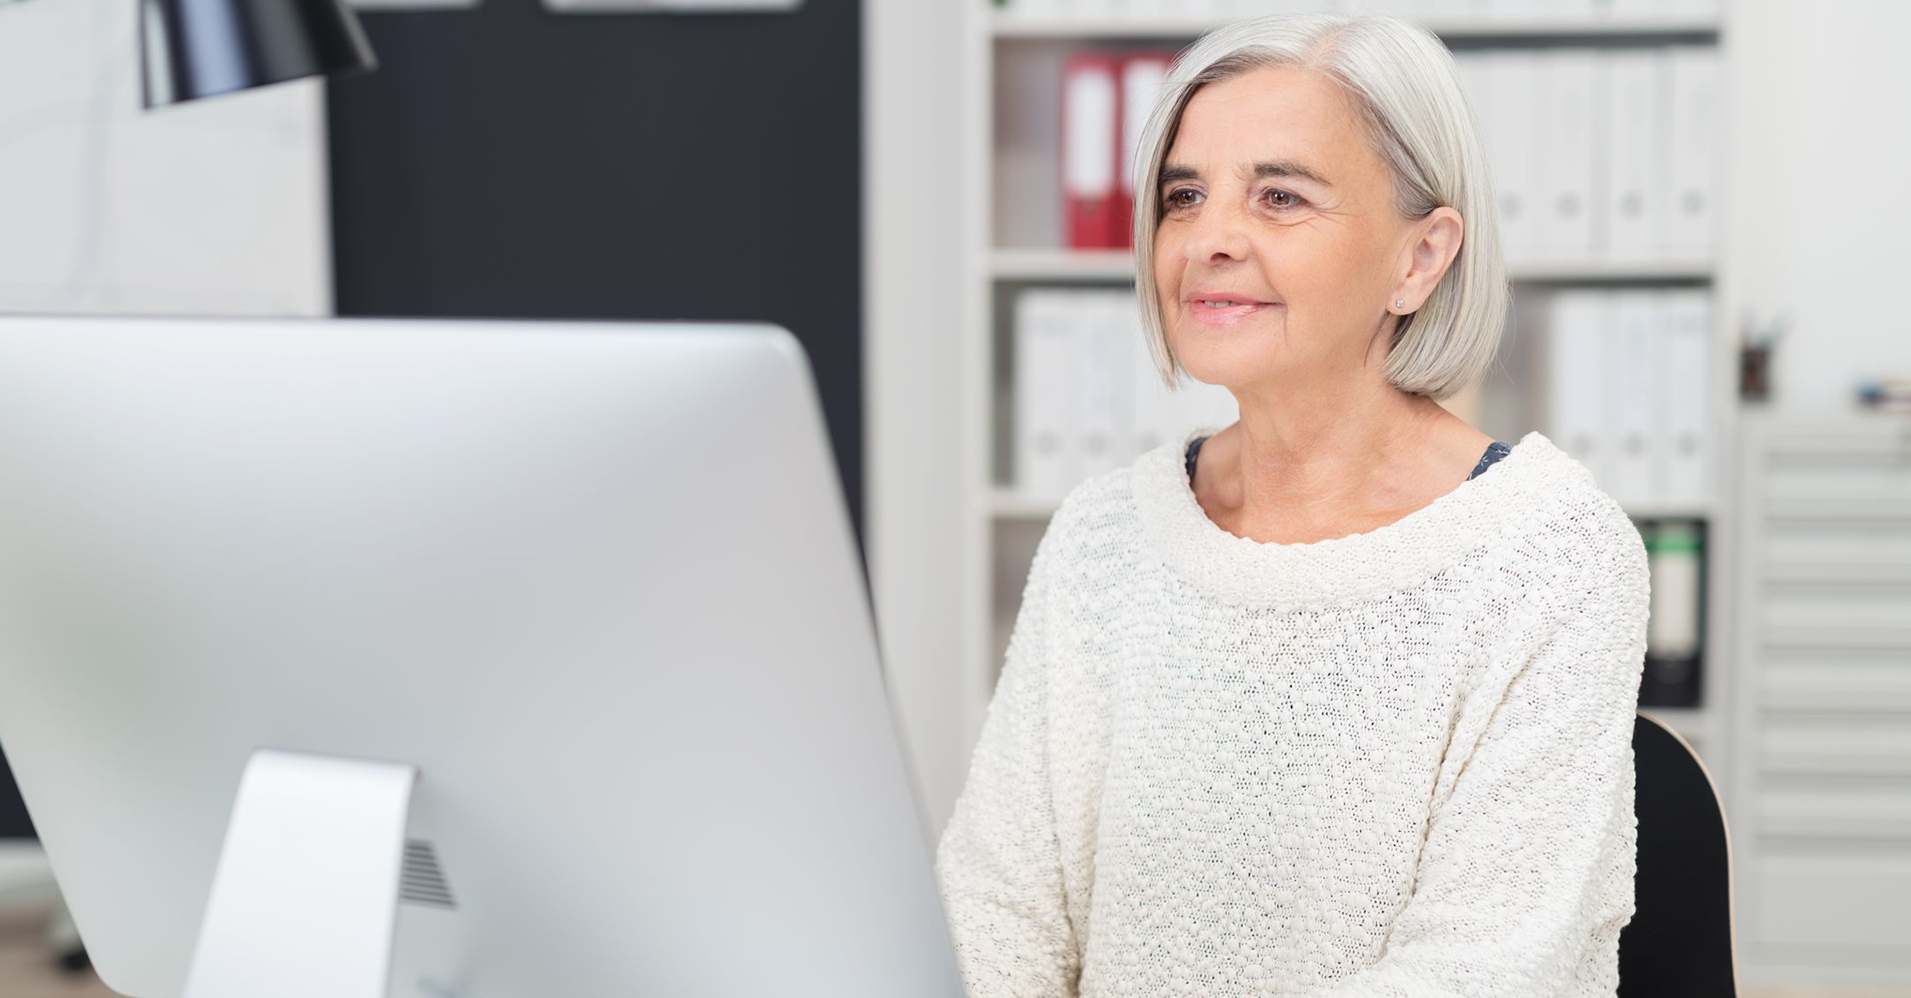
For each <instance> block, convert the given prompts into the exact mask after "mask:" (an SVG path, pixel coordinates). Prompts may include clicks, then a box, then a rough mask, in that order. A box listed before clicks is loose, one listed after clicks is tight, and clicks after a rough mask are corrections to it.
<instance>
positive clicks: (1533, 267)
mask: <svg viewBox="0 0 1911 998" xmlns="http://www.w3.org/2000/svg"><path fill="white" fill-rule="evenodd" d="M1134 267H1135V264H1134V258H1133V256H1132V254H1130V253H1129V251H1128V250H1125V249H1123V250H1065V249H997V250H994V251H993V252H991V253H990V254H989V259H988V270H989V274H990V275H991V276H992V277H994V278H995V279H996V280H998V281H1129V280H1131V279H1132V278H1133V275H1134ZM1508 277H1509V279H1511V280H1514V281H1531V282H1552V283H1570V282H1577V281H1663V280H1678V281H1687V280H1709V279H1711V277H1712V263H1711V261H1709V260H1683V259H1670V260H1562V261H1554V262H1550V263H1524V264H1514V265H1513V266H1512V267H1511V268H1510V273H1509V274H1508Z"/></svg>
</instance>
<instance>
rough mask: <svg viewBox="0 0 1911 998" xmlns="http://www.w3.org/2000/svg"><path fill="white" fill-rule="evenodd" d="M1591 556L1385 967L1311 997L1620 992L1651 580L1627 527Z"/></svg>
mask: <svg viewBox="0 0 1911 998" xmlns="http://www.w3.org/2000/svg"><path fill="white" fill-rule="evenodd" d="M1616 529H1623V530H1624V534H1623V535H1619V536H1617V540H1616V543H1597V544H1590V545H1587V546H1584V547H1580V548H1578V550H1576V551H1573V552H1572V553H1570V554H1568V553H1565V552H1562V555H1561V556H1562V557H1567V558H1574V559H1575V560H1578V559H1579V558H1580V556H1582V555H1586V554H1593V553H1595V552H1596V553H1597V554H1596V555H1595V556H1594V557H1592V558H1589V559H1584V560H1583V561H1581V563H1580V564H1578V565H1576V566H1575V567H1574V568H1573V569H1571V570H1569V573H1568V575H1567V576H1566V578H1567V579H1570V580H1575V581H1574V582H1573V583H1572V584H1571V589H1570V591H1569V592H1568V593H1567V594H1566V596H1565V601H1566V604H1567V606H1566V608H1565V609H1564V610H1563V612H1561V613H1556V614H1555V615H1554V616H1555V619H1556V620H1557V621H1558V623H1557V624H1556V626H1555V628H1554V629H1553V631H1552V633H1551V634H1550V636H1549V637H1548V638H1547V639H1545V640H1544V641H1543V642H1541V643H1540V644H1539V645H1538V646H1537V647H1536V650H1535V651H1534V652H1533V653H1532V654H1531V655H1530V656H1529V658H1528V660H1527V661H1525V662H1524V663H1522V664H1521V666H1520V667H1519V669H1518V671H1517V672H1516V673H1515V674H1514V676H1513V678H1512V679H1511V681H1510V682H1508V683H1507V684H1506V685H1505V687H1504V692H1503V694H1502V695H1501V699H1500V701H1499V703H1498V705H1497V707H1496V708H1495V709H1494V711H1493V713H1492V716H1491V720H1490V721H1489V722H1488V723H1487V725H1486V730H1485V732H1484V733H1483V734H1482V736H1481V737H1480V738H1479V739H1478V740H1476V741H1475V742H1474V745H1473V748H1472V751H1471V753H1470V755H1469V757H1468V758H1467V759H1466V761H1465V762H1464V764H1463V767H1462V769H1461V770H1460V773H1459V776H1458V777H1457V779H1456V780H1455V781H1454V783H1453V785H1452V790H1451V793H1450V794H1449V796H1448V798H1447V799H1446V801H1445V802H1444V803H1443V804H1441V805H1439V806H1438V807H1437V809H1436V812H1435V814H1434V816H1433V818H1432V819H1431V822H1430V825H1429V828H1428V832H1427V837H1426V840H1425V843H1424V845H1423V847H1422V851H1421V858H1420V863H1419V866H1418V870H1417V874H1416V877H1415V883H1414V887H1413V892H1412V895H1411V897H1410V898H1409V899H1408V901H1407V903H1406V905H1405V906H1404V907H1403V908H1402V909H1401V910H1400V912H1399V914H1398V915H1397V916H1396V918H1395V920H1394V923H1393V926H1392V929H1391V931H1390V933H1389V935H1388V937H1387V941H1386V945H1385V948H1384V950H1383V951H1382V955H1381V958H1380V959H1379V960H1378V961H1376V962H1375V963H1373V964H1371V965H1369V966H1367V967H1366V968H1364V969H1362V970H1361V971H1358V972H1356V973H1354V974H1353V975H1351V976H1349V977H1346V978H1343V979H1341V980H1339V981H1337V982H1335V984H1334V986H1333V987H1331V988H1329V989H1327V990H1324V991H1320V992H1316V993H1315V995H1314V998H1407V996H1413V998H1443V996H1459V995H1467V996H1473V998H1482V996H1509V998H1511V996H1519V998H1554V996H1561V998H1563V996H1572V998H1585V996H1593V995H1602V996H1610V995H1612V994H1613V993H1614V991H1615V990H1616V989H1617V987H1618V982H1619V970H1618V960H1619V958H1618V952H1619V930H1620V929H1621V928H1622V927H1623V926H1624V925H1625V924H1626V923H1627V922H1628V921H1630V920H1631V918H1632V914H1633V901H1634V897H1633V875H1634V872H1635V856H1636V854H1635V845H1636V842H1637V837H1636V830H1637V821H1636V819H1635V817H1634V812H1633V755H1632V732H1633V724H1634V715H1635V712H1636V710H1637V708H1638V697H1639V692H1638V691H1639V677H1640V671H1641V669H1642V667H1643V664H1644V655H1645V640H1646V638H1645V635H1646V612H1647V604H1648V585H1649V582H1648V577H1647V568H1646V558H1645V551H1644V546H1643V543H1642V542H1641V541H1640V539H1639V537H1638V534H1637V532H1636V530H1634V529H1633V528H1632V527H1631V525H1630V522H1629V521H1628V522H1627V523H1626V524H1625V526H1624V527H1623V528H1616Z"/></svg>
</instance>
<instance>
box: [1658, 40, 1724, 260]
mask: <svg viewBox="0 0 1911 998" xmlns="http://www.w3.org/2000/svg"><path fill="white" fill-rule="evenodd" d="M1665 78H1666V81H1667V91H1668V95H1667V98H1668V99H1667V101H1666V106H1667V108H1668V109H1669V111H1670V113H1671V116H1672V121H1671V125H1670V132H1671V136H1672V152H1671V163H1670V164H1669V170H1668V175H1669V178H1670V181H1671V193H1672V197H1671V204H1670V206H1669V208H1670V210H1669V213H1668V215H1667V226H1666V235H1667V242H1668V244H1669V249H1670V250H1671V251H1672V252H1673V253H1674V254H1676V255H1679V256H1692V257H1699V258H1702V259H1710V258H1711V256H1712V252H1713V248H1714V247H1713V233H1714V220H1715V218H1716V215H1717V212H1716V208H1715V205H1716V200H1717V196H1718V193H1717V187H1718V185H1717V184H1716V183H1715V181H1714V178H1715V177H1716V176H1717V173H1718V171H1717V170H1716V169H1715V159H1716V157H1717V155H1718V145H1719V136H1718V131H1717V129H1718V123H1719V116H1720V114H1721V112H1722V110H1723V108H1722V107H1721V106H1720V103H1719V92H1718V91H1719V88H1718V53H1717V51H1716V50H1714V49H1711V48H1699V47H1695V46H1680V47H1677V48H1674V49H1672V50H1671V52H1670V54H1669V55H1668V56H1667V71H1666V74H1665Z"/></svg>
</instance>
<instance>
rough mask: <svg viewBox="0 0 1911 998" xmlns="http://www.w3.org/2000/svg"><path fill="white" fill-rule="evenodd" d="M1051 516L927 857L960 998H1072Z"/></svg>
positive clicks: (1073, 956)
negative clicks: (1051, 649)
mask: <svg viewBox="0 0 1911 998" xmlns="http://www.w3.org/2000/svg"><path fill="white" fill-rule="evenodd" d="M1061 519H1062V517H1061V515H1060V514H1059V513H1058V514H1057V516H1056V517H1055V518H1054V519H1053V520H1051V521H1050V528H1049V532H1048V533H1047V534H1045V535H1044V536H1043V538H1042V542H1041V544H1039V545H1038V546H1037V549H1036V553H1035V559H1034V562H1033V563H1032V564H1031V566H1030V568H1029V576H1028V581H1027V582H1026V583H1025V584H1024V586H1023V590H1022V606H1021V609H1020V610H1018V611H1017V613H1016V617H1015V626H1014V629H1013V631H1012V632H1011V634H1010V637H1009V648H1008V654H1007V656H1006V658H1005V659H1004V662H1003V666H1002V676H1001V678H1000V679H999V680H998V681H997V683H996V688H995V694H994V697H993V698H992V699H991V700H990V702H989V712H988V717H987V719H986V720H985V721H984V722H983V725H982V735H981V739H980V741H979V742H978V743H977V745H976V748H975V754H974V756H973V757H972V758H971V760H970V763H969V774H968V779H967V782H966V783H965V784H964V785H963V789H962V793H961V796H959V797H958V798H957V799H956V805H955V812H954V814H953V816H951V817H950V819H949V824H948V827H947V828H945V829H944V830H943V833H942V840H941V843H940V845H939V846H938V848H937V852H936V876H937V880H938V883H939V884H940V887H941V891H942V901H943V907H944V909H945V911H946V912H947V914H948V918H949V931H950V935H951V937H952V939H953V941H954V943H955V952H956V962H957V964H958V966H959V967H960V968H961V971H962V978H963V983H964V985H965V986H966V988H967V990H968V994H969V996H970V998H998V996H999V998H1009V996H1015V998H1072V996H1074V994H1075V988H1076V980H1077V977H1078V975H1079V973H1080V966H1079V964H1078V962H1077V961H1078V955H1077V952H1076V941H1075V933H1074V928H1073V926H1072V925H1071V924H1070V923H1069V919H1068V913H1067V911H1066V909H1065V907H1064V898H1063V893H1062V872H1061V857H1060V849H1059V847H1058V845H1057V842H1056V837H1055V811H1054V805H1053V798H1052V797H1051V796H1050V793H1049V777H1048V743H1047V731H1048V723H1047V711H1048V671H1049V667H1050V660H1049V655H1048V631H1049V628H1048V624H1047V621H1046V614H1047V612H1048V607H1049V605H1050V602H1051V600H1050V597H1049V591H1048V587H1049V580H1048V576H1049V565H1048V562H1049V560H1050V559H1049V554H1048V552H1049V548H1050V538H1051V537H1053V536H1054V535H1055V533H1056V527H1057V525H1058V524H1059V522H1060V520H1061Z"/></svg>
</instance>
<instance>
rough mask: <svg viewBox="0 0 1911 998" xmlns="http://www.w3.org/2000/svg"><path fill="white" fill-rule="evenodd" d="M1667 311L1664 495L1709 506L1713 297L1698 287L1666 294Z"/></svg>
mask: <svg viewBox="0 0 1911 998" xmlns="http://www.w3.org/2000/svg"><path fill="white" fill-rule="evenodd" d="M1664 312H1665V320H1666V321H1665V322H1664V324H1663V327H1662V328H1661V329H1660V330H1659V341H1658V346H1659V356H1660V358H1661V360H1660V363H1659V365H1658V367H1659V370H1660V371H1661V372H1662V373H1663V375H1664V376H1663V378H1662V379H1661V382H1660V384H1661V388H1660V392H1659V403H1660V416H1659V420H1658V423H1659V425H1660V426H1661V427H1662V428H1663V431H1662V432H1663V441H1662V442H1663V447H1662V448H1661V450H1660V457H1661V463H1660V474H1659V483H1660V491H1661V494H1662V495H1663V497H1664V499H1665V500H1666V501H1667V502H1673V503H1695V504H1698V503H1704V502H1705V501H1706V500H1708V499H1710V498H1711V492H1712V487H1711V450H1712V444H1711V437H1712V434H1711V429H1710V423H1711V418H1712V417H1711V413H1712V376H1711V363H1710V356H1711V344H1712V296H1711V294H1710V292H1708V291H1706V290H1704V289H1698V288H1694V289H1681V290H1678V291H1669V292H1665V297H1664Z"/></svg>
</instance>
